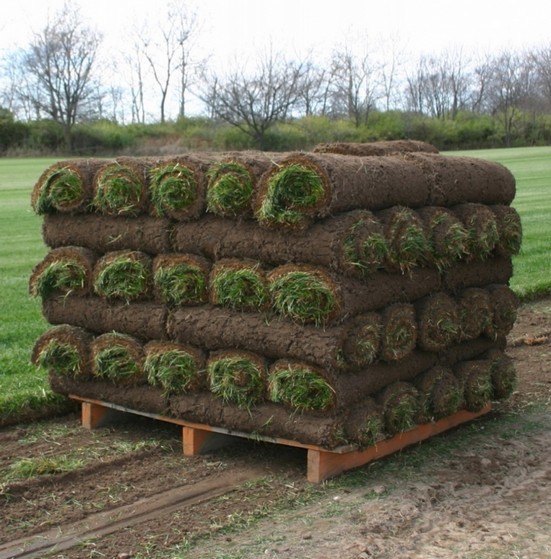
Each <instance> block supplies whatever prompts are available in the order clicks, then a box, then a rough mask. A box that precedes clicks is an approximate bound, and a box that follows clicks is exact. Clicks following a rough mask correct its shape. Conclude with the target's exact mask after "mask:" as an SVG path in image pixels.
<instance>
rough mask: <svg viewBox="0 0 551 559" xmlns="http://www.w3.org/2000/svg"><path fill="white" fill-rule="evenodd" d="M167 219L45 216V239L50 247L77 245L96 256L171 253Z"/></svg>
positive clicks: (43, 231) (43, 227)
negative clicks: (93, 252)
mask: <svg viewBox="0 0 551 559" xmlns="http://www.w3.org/2000/svg"><path fill="white" fill-rule="evenodd" d="M170 231H171V224H170V221H169V220H168V219H161V218H154V217H147V216H139V217H135V218H128V217H112V216H98V215H97V214H90V215H67V214H52V215H46V216H44V221H43V224H42V238H43V240H44V242H45V243H46V245H47V246H49V247H51V248H57V247H61V246H68V245H77V246H81V247H85V248H88V249H90V250H94V251H96V252H101V253H104V252H111V251H116V250H141V251H143V252H147V253H149V254H163V253H167V252H171V251H172V245H171V242H170Z"/></svg>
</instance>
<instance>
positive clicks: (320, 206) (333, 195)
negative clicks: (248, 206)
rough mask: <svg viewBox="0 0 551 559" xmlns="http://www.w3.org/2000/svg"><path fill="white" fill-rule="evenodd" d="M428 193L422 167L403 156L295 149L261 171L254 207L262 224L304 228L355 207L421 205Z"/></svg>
mask: <svg viewBox="0 0 551 559" xmlns="http://www.w3.org/2000/svg"><path fill="white" fill-rule="evenodd" d="M427 196H428V186H427V184H426V180H425V177H424V175H423V172H422V171H421V169H419V168H418V167H417V166H414V165H410V164H408V163H407V162H405V161H403V160H402V158H401V157H400V156H398V157H395V156H381V157H364V158H362V157H355V156H346V155H339V154H321V153H292V154H289V155H288V156H287V157H286V158H283V159H282V160H280V161H279V162H278V163H277V164H276V165H273V166H272V168H271V169H270V170H269V171H268V172H266V173H265V174H264V175H263V176H262V178H261V180H260V183H259V186H258V192H257V195H256V198H255V201H254V211H255V216H256V218H257V219H258V221H259V222H260V223H261V224H263V225H266V226H273V227H289V228H298V229H300V228H304V227H307V226H309V225H311V223H312V220H314V219H319V218H321V217H326V216H328V215H331V214H338V213H342V212H346V211H350V210H354V209H366V210H378V209H383V208H388V207H391V206H394V205H400V204H402V205H408V206H410V207H421V206H423V205H425V204H426V201H427Z"/></svg>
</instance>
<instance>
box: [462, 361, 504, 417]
mask: <svg viewBox="0 0 551 559" xmlns="http://www.w3.org/2000/svg"><path fill="white" fill-rule="evenodd" d="M453 371H454V374H455V376H456V377H457V379H458V381H459V383H460V385H461V387H462V389H463V403H464V407H465V409H467V410H468V411H473V412H477V411H479V410H481V409H482V408H483V407H484V406H485V405H486V404H488V403H489V402H491V400H492V396H493V390H494V389H493V385H492V362H491V361H490V360H489V359H474V360H469V361H462V362H460V363H457V364H456V365H455V366H454V367H453Z"/></svg>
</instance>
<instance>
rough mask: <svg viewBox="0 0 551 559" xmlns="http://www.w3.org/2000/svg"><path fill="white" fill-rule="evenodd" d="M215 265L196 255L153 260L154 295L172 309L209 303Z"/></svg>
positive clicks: (162, 257)
mask: <svg viewBox="0 0 551 559" xmlns="http://www.w3.org/2000/svg"><path fill="white" fill-rule="evenodd" d="M210 268H211V264H210V262H209V261H208V260H206V259H205V258H202V257H201V256H196V255H194V254H161V255H159V256H157V257H155V258H154V260H153V293H154V297H155V299H156V300H158V301H159V302H161V303H165V304H166V305H168V306H169V307H170V308H172V307H178V306H183V305H201V304H203V303H206V302H207V301H208V293H209V274H210Z"/></svg>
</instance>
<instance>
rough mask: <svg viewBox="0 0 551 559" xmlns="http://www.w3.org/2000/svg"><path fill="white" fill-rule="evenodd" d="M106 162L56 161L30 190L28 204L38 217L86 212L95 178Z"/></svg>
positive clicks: (88, 160) (87, 160)
mask: <svg viewBox="0 0 551 559" xmlns="http://www.w3.org/2000/svg"><path fill="white" fill-rule="evenodd" d="M105 163H106V162H105V160H98V159H77V160H68V161H59V162H58V163H54V164H53V165H51V166H50V167H48V168H47V169H46V170H45V171H44V172H43V173H42V175H41V176H40V177H39V179H38V181H37V182H36V184H35V185H34V187H33V191H32V193H31V205H32V208H33V210H34V211H35V212H36V213H37V214H39V215H45V214H51V213H56V212H61V213H67V212H70V213H85V212H87V211H88V206H89V204H90V201H91V199H92V195H93V179H94V175H95V174H96V172H97V171H98V169H99V168H100V167H102V166H103V165H105Z"/></svg>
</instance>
